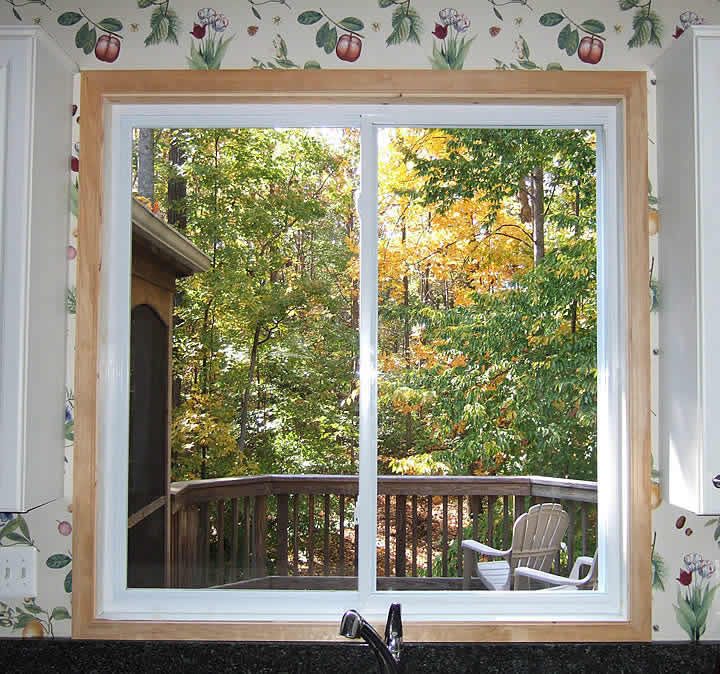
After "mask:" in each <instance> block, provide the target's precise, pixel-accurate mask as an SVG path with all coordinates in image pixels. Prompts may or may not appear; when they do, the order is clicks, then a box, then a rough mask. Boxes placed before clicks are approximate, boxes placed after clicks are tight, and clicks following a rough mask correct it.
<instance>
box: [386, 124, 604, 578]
mask: <svg viewBox="0 0 720 674" xmlns="http://www.w3.org/2000/svg"><path fill="white" fill-rule="evenodd" d="M378 147H379V162H378V171H379V174H378V181H379V196H378V199H379V200H378V237H379V242H378V312H379V315H378V325H379V327H378V353H379V357H378V382H379V383H378V475H379V477H378V497H377V513H378V519H377V541H378V544H377V576H378V582H377V589H378V590H403V589H407V590H410V589H413V590H416V589H433V590H442V589H462V588H463V586H465V587H466V588H467V589H477V590H483V589H489V588H490V587H493V588H494V589H511V582H512V581H511V574H510V573H509V570H508V569H509V567H507V565H505V566H504V563H505V561H508V562H510V564H511V565H513V566H514V565H516V564H520V565H527V566H530V567H533V568H540V569H543V570H546V571H552V572H553V573H555V574H558V575H560V576H563V577H567V576H568V575H569V573H570V571H571V569H572V567H573V565H574V562H575V560H576V559H577V558H578V557H579V556H581V555H589V556H591V557H592V555H593V554H594V552H595V548H596V544H597V541H596V529H597V525H596V523H597V508H596V502H597V483H596V480H597V385H596V378H597V374H596V368H597V292H596V238H597V237H596V148H595V134H594V132H592V131H587V130H573V129H542V130H530V129H513V130H503V129H467V128H454V129H420V128H418V129H407V128H405V129H403V128H400V129H396V128H384V129H380V130H379V142H378ZM553 503H554V504H558V505H557V506H556V507H553V506H552V505H551V504H553ZM536 504H548V505H547V506H543V508H542V512H541V513H539V514H538V513H537V512H536V511H535V510H533V511H531V513H530V514H528V515H527V516H526V517H525V521H526V522H528V527H529V528H530V527H531V528H532V530H533V531H534V532H535V531H536V526H539V527H540V529H546V530H547V535H546V536H544V537H539V536H537V534H536V535H535V539H536V540H535V542H534V544H533V545H534V549H535V551H536V552H537V551H538V550H545V552H544V553H542V554H540V553H538V554H535V555H530V556H528V555H523V556H520V557H517V556H515V557H513V558H508V557H502V556H493V555H491V554H489V553H490V552H491V551H489V550H487V549H482V548H478V546H474V547H473V545H472V544H471V545H469V546H468V545H467V544H466V545H465V546H463V544H462V542H463V541H477V542H479V543H481V544H483V545H485V546H490V547H492V548H496V549H497V550H501V551H502V550H507V549H509V548H510V547H511V545H513V546H514V547H517V543H518V541H520V539H521V536H520V533H519V532H518V533H517V535H516V538H514V536H513V523H514V522H515V521H517V520H518V518H520V517H521V516H522V515H523V514H524V513H526V512H528V511H530V509H531V507H532V506H534V505H536ZM536 518H537V519H536ZM538 523H539V524H538ZM553 532H554V535H553ZM528 538H529V536H528ZM538 538H540V540H539V541H538V540H537V539H538ZM546 548H551V551H550V552H548V551H547V550H546ZM466 549H467V550H468V553H467V555H468V557H467V559H464V550H466ZM478 551H479V552H480V555H479V556H478V555H476V554H475V553H476V552H478ZM478 561H479V562H482V563H484V562H489V563H495V566H490V567H489V566H483V567H482V569H481V571H480V572H478V569H477V568H476V566H475V564H476V563H477V562H478ZM468 569H469V570H470V571H471V573H470V574H469V575H467V574H465V572H466V571H467V570H468ZM581 571H582V572H581V574H580V575H581V576H582V575H584V570H581ZM465 575H467V578H464V576H465ZM523 583H527V584H526V585H523V587H521V588H520V587H519V585H520V584H519V585H518V587H519V589H540V587H541V585H539V584H537V583H536V582H535V581H533V580H532V579H531V580H530V581H528V580H527V578H526V577H525V580H524V581H523Z"/></svg>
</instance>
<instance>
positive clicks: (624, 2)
mask: <svg viewBox="0 0 720 674" xmlns="http://www.w3.org/2000/svg"><path fill="white" fill-rule="evenodd" d="M639 4H640V0H618V5H619V6H620V9H622V10H623V11H625V10H627V9H633V8H634V7H637V6H638V5H639Z"/></svg>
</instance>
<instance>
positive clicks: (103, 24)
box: [98, 18, 123, 33]
mask: <svg viewBox="0 0 720 674" xmlns="http://www.w3.org/2000/svg"><path fill="white" fill-rule="evenodd" d="M98 26H100V28H102V29H103V30H107V31H108V32H110V33H119V32H120V31H121V30H122V29H123V25H122V22H121V21H119V20H118V19H112V18H107V19H103V20H102V21H100V22H99V23H98Z"/></svg>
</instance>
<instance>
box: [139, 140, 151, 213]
mask: <svg viewBox="0 0 720 674" xmlns="http://www.w3.org/2000/svg"><path fill="white" fill-rule="evenodd" d="M154 134H155V129H140V130H139V133H138V180H137V185H138V194H139V195H140V196H141V197H145V198H146V199H150V204H151V207H152V204H153V202H154V200H155V135H154Z"/></svg>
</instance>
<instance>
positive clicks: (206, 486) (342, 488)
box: [170, 474, 597, 510]
mask: <svg viewBox="0 0 720 674" xmlns="http://www.w3.org/2000/svg"><path fill="white" fill-rule="evenodd" d="M170 492H171V494H172V497H173V501H174V508H173V510H177V509H179V508H181V507H183V506H186V505H191V504H195V503H205V502H209V501H215V500H217V499H229V498H235V497H238V496H259V495H265V496H270V495H276V494H298V493H299V494H345V495H349V496H357V493H358V476H357V475H276V474H268V475H252V476H247V477H225V478H217V479H212V480H191V481H185V482H173V483H172V484H171V485H170ZM378 494H389V495H407V496H411V495H415V496H435V495H447V496H452V495H462V496H505V495H512V496H538V497H543V498H551V499H565V500H569V501H582V502H586V503H597V482H590V481H587V480H569V479H565V478H555V477H543V476H537V475H528V476H521V477H505V476H502V477H500V476H474V475H470V476H468V475H459V476H455V475H453V476H434V475H433V476H424V475H379V476H378Z"/></svg>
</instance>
